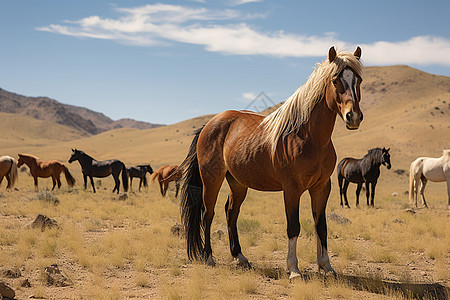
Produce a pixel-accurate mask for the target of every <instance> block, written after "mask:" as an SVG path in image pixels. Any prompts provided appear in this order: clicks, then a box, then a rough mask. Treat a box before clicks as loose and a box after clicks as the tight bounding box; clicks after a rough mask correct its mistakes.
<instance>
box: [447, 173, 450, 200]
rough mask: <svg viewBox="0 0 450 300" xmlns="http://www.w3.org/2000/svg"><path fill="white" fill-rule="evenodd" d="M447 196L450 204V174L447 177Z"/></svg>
mask: <svg viewBox="0 0 450 300" xmlns="http://www.w3.org/2000/svg"><path fill="white" fill-rule="evenodd" d="M447 197H448V202H447V205H450V176H449V177H447Z"/></svg>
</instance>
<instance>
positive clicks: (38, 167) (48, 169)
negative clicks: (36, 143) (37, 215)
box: [17, 154, 75, 191]
mask: <svg viewBox="0 0 450 300" xmlns="http://www.w3.org/2000/svg"><path fill="white" fill-rule="evenodd" d="M23 164H26V165H27V166H28V168H30V173H31V176H33V178H34V187H35V189H36V190H38V189H39V188H38V177H43V178H48V177H51V178H52V181H53V187H52V191H53V190H54V189H55V186H56V184H58V188H61V180H60V176H61V172H64V176H65V177H66V181H67V184H68V185H69V186H70V187H73V186H74V184H75V178H73V176H72V174H70V172H69V169H67V167H66V166H65V165H64V164H63V163H61V162H59V161H57V160H50V161H42V160H40V159H39V158H38V157H36V156H34V155H30V154H19V160H18V163H17V167H19V168H20V167H21V166H22V165H23Z"/></svg>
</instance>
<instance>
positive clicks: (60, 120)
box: [0, 89, 162, 136]
mask: <svg viewBox="0 0 450 300" xmlns="http://www.w3.org/2000/svg"><path fill="white" fill-rule="evenodd" d="M0 112H5V113H13V114H21V115H26V116H30V117H33V118H35V119H38V120H43V121H50V122H54V123H57V124H61V125H64V126H67V127H70V128H73V129H75V130H77V131H79V132H80V133H81V134H83V135H86V136H89V135H93V134H98V133H100V132H104V131H108V130H112V129H117V128H124V127H129V128H138V129H149V128H155V127H160V126H162V125H159V124H151V123H146V122H140V121H135V120H132V119H121V120H118V121H114V120H112V119H110V118H109V117H107V116H105V115H104V114H102V113H98V112H95V111H92V110H89V109H86V108H83V107H77V106H72V105H67V104H62V103H60V102H58V101H56V100H53V99H50V98H47V97H26V96H21V95H18V94H14V93H11V92H8V91H5V90H3V89H0Z"/></svg>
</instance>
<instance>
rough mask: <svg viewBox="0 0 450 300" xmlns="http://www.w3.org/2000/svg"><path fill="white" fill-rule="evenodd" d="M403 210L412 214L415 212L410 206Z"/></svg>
mask: <svg viewBox="0 0 450 300" xmlns="http://www.w3.org/2000/svg"><path fill="white" fill-rule="evenodd" d="M405 211H406V212H407V213H410V214H412V215H414V214H415V213H416V211H415V210H414V209H412V208H408V209H406V210H405Z"/></svg>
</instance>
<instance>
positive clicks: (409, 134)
mask: <svg viewBox="0 0 450 300" xmlns="http://www.w3.org/2000/svg"><path fill="white" fill-rule="evenodd" d="M300 84H301V83H299V85H300ZM361 109H362V110H363V112H364V121H363V122H362V124H361V127H360V129H359V130H356V131H348V130H346V129H345V126H344V125H343V122H342V120H341V119H340V118H337V120H336V126H335V130H334V133H333V142H334V144H335V148H336V152H337V154H338V159H339V160H340V159H342V158H344V157H346V156H354V157H362V156H363V155H364V154H365V153H367V150H368V149H371V148H374V147H386V148H391V155H392V164H393V169H394V170H395V169H406V170H407V169H408V167H409V163H410V162H411V161H412V160H413V159H414V158H415V157H418V156H435V157H437V156H440V155H441V153H442V149H444V148H446V149H448V148H450V140H449V137H450V78H449V77H445V76H437V75H432V74H428V73H425V72H422V71H420V70H417V69H414V68H411V67H408V66H390V67H367V68H366V70H365V76H364V82H363V85H362V100H361ZM266 113H267V112H266ZM212 116H213V115H206V116H200V117H197V118H194V119H190V120H186V121H183V122H180V123H177V124H173V125H170V126H164V127H159V128H152V129H145V130H138V129H133V128H120V129H114V130H110V131H106V132H103V133H100V134H97V135H94V136H85V137H80V136H79V135H76V134H75V133H74V135H73V138H74V139H73V140H70V138H66V139H64V140H62V141H61V142H60V143H53V144H52V145H45V144H43V143H41V144H39V145H38V144H36V143H27V139H28V138H25V139H24V141H22V147H26V150H27V151H28V152H32V153H35V154H36V155H38V156H39V155H41V156H42V158H44V156H54V158H56V159H62V160H66V159H67V157H68V156H69V155H70V148H79V149H82V150H84V151H86V152H87V153H90V154H91V155H92V156H94V157H95V158H98V159H108V158H111V157H116V158H120V159H122V160H124V162H125V163H127V164H135V163H144V162H151V163H153V164H155V166H159V165H162V164H165V163H180V162H181V161H182V160H183V158H184V155H185V154H186V152H187V149H188V147H189V144H190V142H191V140H192V133H193V132H194V130H195V129H197V128H199V127H200V126H202V125H203V124H205V123H206V122H207V121H208V120H209V119H210V118H211V117H212ZM0 124H1V123H0ZM0 126H2V127H3V126H7V125H0ZM3 128H4V127H3ZM2 130H5V129H2ZM29 138H30V139H31V137H29ZM25 144H26V145H25ZM12 148H16V149H15V151H19V150H20V149H19V148H20V147H19V146H18V145H17V146H14V147H12ZM12 148H11V149H12ZM20 151H22V150H20ZM13 153H14V152H13ZM44 154H45V155H44ZM49 158H50V157H49ZM391 173H392V172H391Z"/></svg>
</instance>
